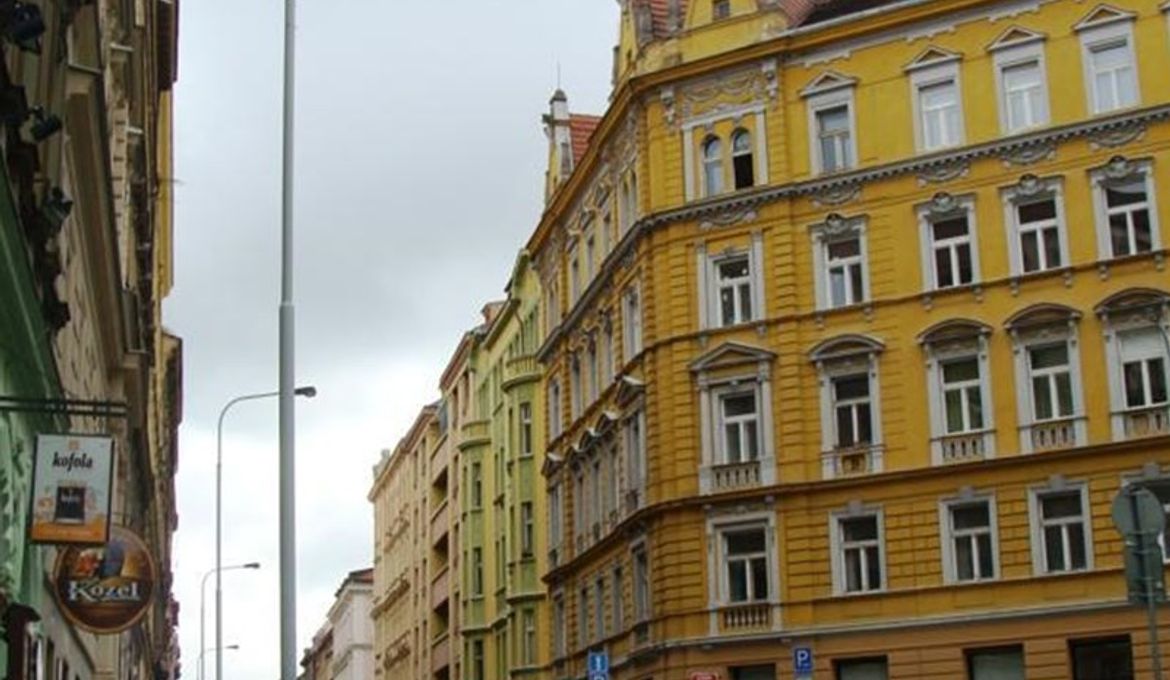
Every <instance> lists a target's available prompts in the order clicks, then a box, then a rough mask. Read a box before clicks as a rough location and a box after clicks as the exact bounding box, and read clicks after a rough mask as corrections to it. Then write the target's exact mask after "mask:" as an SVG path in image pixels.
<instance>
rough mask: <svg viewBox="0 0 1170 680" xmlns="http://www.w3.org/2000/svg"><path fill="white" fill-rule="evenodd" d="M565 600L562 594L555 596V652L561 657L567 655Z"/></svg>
mask: <svg viewBox="0 0 1170 680" xmlns="http://www.w3.org/2000/svg"><path fill="white" fill-rule="evenodd" d="M566 625H567V624H566V622H565V600H564V598H563V597H561V596H559V595H558V596H557V597H555V598H553V654H554V655H555V656H556V657H557V658H560V657H562V656H564V655H565V653H566V652H567V651H568V649H567V645H566V642H567V639H568V637H567V636H566V635H565V627H566Z"/></svg>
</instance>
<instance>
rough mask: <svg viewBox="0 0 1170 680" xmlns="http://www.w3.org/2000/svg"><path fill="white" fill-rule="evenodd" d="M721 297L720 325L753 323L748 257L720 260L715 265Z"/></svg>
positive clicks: (718, 290)
mask: <svg viewBox="0 0 1170 680" xmlns="http://www.w3.org/2000/svg"><path fill="white" fill-rule="evenodd" d="M715 275H716V280H717V291H716V292H717V293H718V297H719V324H720V325H721V326H734V325H736V324H740V323H746V322H748V321H751V320H752V319H753V318H754V317H753V316H752V273H751V264H750V260H749V258H748V256H747V255H743V256H739V257H732V258H727V259H724V260H720V261H719V262H717V263H716V265H715Z"/></svg>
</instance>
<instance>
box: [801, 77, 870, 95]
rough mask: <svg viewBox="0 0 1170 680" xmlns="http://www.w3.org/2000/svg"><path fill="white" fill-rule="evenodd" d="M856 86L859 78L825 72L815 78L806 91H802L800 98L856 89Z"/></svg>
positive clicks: (806, 87)
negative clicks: (849, 88)
mask: <svg viewBox="0 0 1170 680" xmlns="http://www.w3.org/2000/svg"><path fill="white" fill-rule="evenodd" d="M856 85H857V78H854V77H852V76H846V75H842V74H840V73H837V72H836V71H825V72H824V73H822V74H820V75H819V76H817V77H816V78H813V80H812V82H810V83H809V84H808V85H805V86H804V89H803V90H801V91H800V96H802V97H811V96H813V95H817V94H823V93H825V92H831V91H833V90H840V89H843V88H847V87H855V86H856Z"/></svg>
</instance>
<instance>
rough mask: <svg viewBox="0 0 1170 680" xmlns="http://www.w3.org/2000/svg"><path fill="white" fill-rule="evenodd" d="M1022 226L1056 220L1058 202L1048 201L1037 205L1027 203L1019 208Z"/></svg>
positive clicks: (1039, 202)
mask: <svg viewBox="0 0 1170 680" xmlns="http://www.w3.org/2000/svg"><path fill="white" fill-rule="evenodd" d="M1017 210H1018V212H1019V215H1020V224H1028V223H1030V222H1047V221H1049V220H1054V219H1056V201H1054V200H1052V199H1048V200H1045V201H1038V202H1036V203H1025V204H1024V205H1021V206H1019V208H1017Z"/></svg>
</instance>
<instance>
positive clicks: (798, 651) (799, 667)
mask: <svg viewBox="0 0 1170 680" xmlns="http://www.w3.org/2000/svg"><path fill="white" fill-rule="evenodd" d="M792 670H793V671H795V672H796V674H797V675H798V676H799V675H809V674H811V673H812V672H813V652H812V647H793V648H792Z"/></svg>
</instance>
